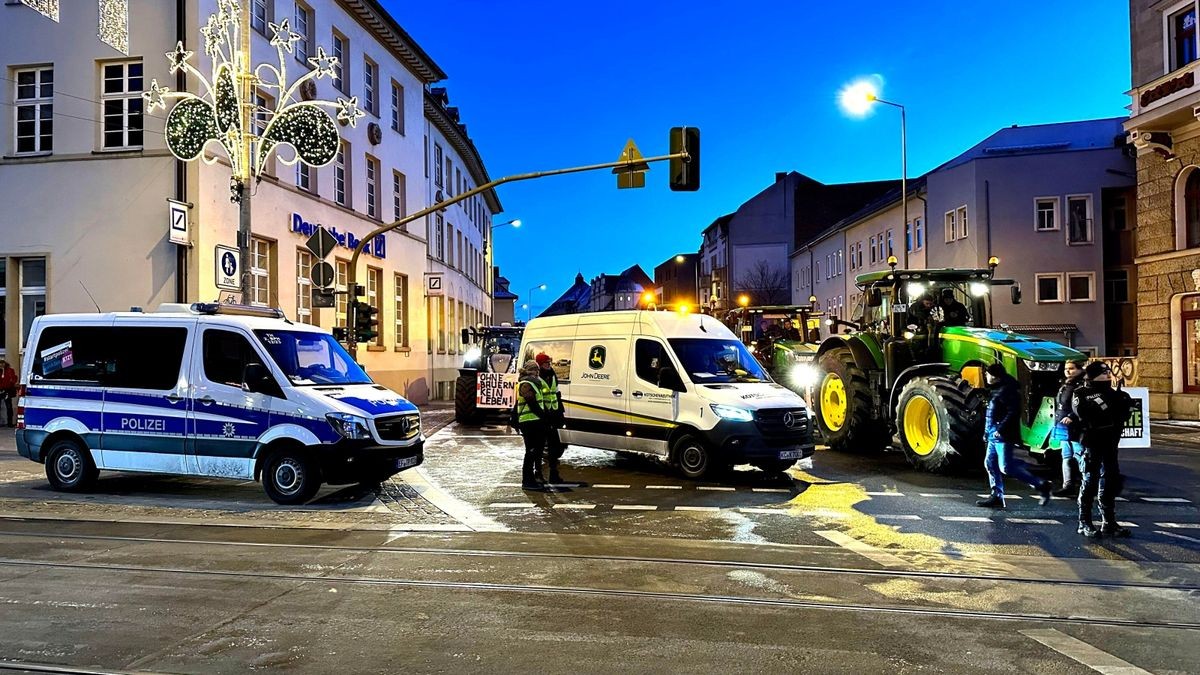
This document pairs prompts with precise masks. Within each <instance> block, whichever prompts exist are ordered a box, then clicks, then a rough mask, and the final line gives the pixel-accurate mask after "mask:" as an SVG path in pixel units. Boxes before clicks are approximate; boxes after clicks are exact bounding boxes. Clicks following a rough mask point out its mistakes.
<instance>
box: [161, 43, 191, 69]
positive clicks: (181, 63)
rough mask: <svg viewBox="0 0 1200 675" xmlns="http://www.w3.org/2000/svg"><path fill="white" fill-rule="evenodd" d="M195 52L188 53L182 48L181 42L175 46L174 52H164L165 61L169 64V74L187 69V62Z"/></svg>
mask: <svg viewBox="0 0 1200 675" xmlns="http://www.w3.org/2000/svg"><path fill="white" fill-rule="evenodd" d="M195 53H196V52H189V51H188V50H186V49H184V48H183V42H177V43H176V44H175V50H174V51H169V52H166V55H167V60H169V61H170V62H171V74H172V75H174V74H175V73H177V72H179V71H181V70H184V69H185V68H186V67H187V62H188V60H189V59H191V58H192V56H193V55H194V54H195Z"/></svg>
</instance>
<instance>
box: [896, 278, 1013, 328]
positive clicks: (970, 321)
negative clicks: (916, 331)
mask: <svg viewBox="0 0 1200 675" xmlns="http://www.w3.org/2000/svg"><path fill="white" fill-rule="evenodd" d="M901 297H902V301H903V302H904V303H905V305H906V307H905V311H907V313H908V317H909V321H908V323H910V324H917V325H923V324H924V323H925V322H927V321H928V320H929V319H931V318H932V319H934V320H936V321H937V322H938V323H940V324H942V325H943V326H969V327H972V328H987V327H990V326H991V303H990V298H991V285H990V284H987V283H982V282H979V281H940V280H934V281H931V282H922V281H910V282H908V283H906V284H904V285H903V286H902V290H901ZM896 311H897V312H899V311H900V308H899V307H897V308H896Z"/></svg>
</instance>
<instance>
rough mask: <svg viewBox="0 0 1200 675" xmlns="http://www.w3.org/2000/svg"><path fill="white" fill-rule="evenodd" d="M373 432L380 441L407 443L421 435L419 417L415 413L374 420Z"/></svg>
mask: <svg viewBox="0 0 1200 675" xmlns="http://www.w3.org/2000/svg"><path fill="white" fill-rule="evenodd" d="M375 431H377V432H379V440H381V441H407V440H411V439H413V438H416V437H417V436H418V435H420V433H421V416H420V415H419V414H417V413H409V414H405V415H393V416H391V417H381V418H379V419H377V420H375Z"/></svg>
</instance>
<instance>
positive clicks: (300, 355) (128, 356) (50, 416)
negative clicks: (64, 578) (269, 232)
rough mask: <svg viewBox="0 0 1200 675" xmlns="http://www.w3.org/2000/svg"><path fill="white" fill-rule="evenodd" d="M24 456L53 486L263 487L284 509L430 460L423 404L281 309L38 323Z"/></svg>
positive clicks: (194, 309) (53, 318) (64, 317)
mask: <svg viewBox="0 0 1200 675" xmlns="http://www.w3.org/2000/svg"><path fill="white" fill-rule="evenodd" d="M17 406H18V411H17V432H16V439H17V449H18V451H19V452H20V453H21V455H23V456H25V457H28V458H29V459H32V460H34V461H36V462H43V463H44V464H45V465H46V478H47V479H49V481H50V485H51V486H53V487H54V488H55V489H58V490H64V491H80V490H84V489H86V488H87V487H88V486H89V485H90V484H91V483H92V482H93V481H94V480H95V479H96V476H97V473H98V471H99V470H100V469H105V470H117V471H141V472H152V473H170V474H180V475H189V476H211V477H219V478H236V479H242V480H258V479H259V478H260V477H261V479H262V482H263V488H264V489H265V490H266V493H267V495H268V496H269V497H270V498H271V499H273V500H274V501H276V502H277V503H280V504H301V503H304V502H306V501H308V500H309V499H311V498H312V497H313V495H315V494H316V492H317V489H318V488H319V487H320V485H321V483H322V482H325V483H331V484H342V483H356V482H361V483H377V482H379V481H381V480H384V479H386V478H388V477H389V476H391V475H392V474H394V473H396V472H397V471H400V470H402V469H407V468H409V467H413V466H416V465H418V464H420V463H421V461H422V459H423V455H422V448H423V446H424V438H423V437H422V436H421V418H420V413H418V412H417V408H416V406H414V405H413V404H412V403H409V402H408V401H406V400H404V398H402V397H401V396H399V395H398V394H395V393H393V392H392V391H390V390H388V389H386V388H385V387H381V386H379V385H377V384H374V383H372V382H371V379H370V378H369V377H367V375H366V373H365V372H363V370H362V369H361V368H359V366H358V365H357V364H356V363H354V361H353V360H352V359H351V358H350V355H349V354H347V353H346V351H345V350H344V349H342V347H341V345H339V344H338V343H337V342H336V341H335V340H334V339H333V336H331V335H330V334H329V333H326V332H324V331H322V330H320V329H319V328H316V327H314V326H308V325H304V324H298V323H292V322H291V321H288V320H286V319H285V318H283V313H282V312H280V311H279V310H274V309H265V308H257V307H245V306H237V305H217V304H194V305H191V306H190V307H189V306H187V305H163V306H162V307H160V308H159V311H157V312H154V313H149V314H145V313H141V312H128V313H112V314H59V315H49V316H42V317H38V318H36V319H34V321H33V326H32V328H31V330H30V335H29V344H28V345H27V347H26V350H25V355H24V358H23V359H22V363H21V385H20V391H19V398H18V401H17Z"/></svg>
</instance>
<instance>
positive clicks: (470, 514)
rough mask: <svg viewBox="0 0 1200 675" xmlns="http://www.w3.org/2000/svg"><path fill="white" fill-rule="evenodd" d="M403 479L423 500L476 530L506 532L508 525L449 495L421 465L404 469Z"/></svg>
mask: <svg viewBox="0 0 1200 675" xmlns="http://www.w3.org/2000/svg"><path fill="white" fill-rule="evenodd" d="M403 480H404V482H405V483H408V484H409V485H410V486H412V488H413V489H414V490H416V491H417V494H419V495H421V497H423V498H424V499H425V501H427V502H429V503H430V504H433V505H434V506H436V507H438V508H439V509H441V510H442V512H443V513H445V514H446V515H448V516H450V517H451V518H453V519H455V520H457V521H458V522H460V523H462V524H463V525H466V526H467V527H469V528H471V529H472V530H476V531H478V532H508V527H507V526H505V525H502V524H501V523H498V522H496V521H495V520H492V519H491V518H489V517H488V516H486V515H484V514H483V513H482V512H480V511H479V510H478V509H476V508H475V507H474V506H471V505H470V504H468V503H466V502H465V501H463V500H461V499H459V498H458V497H455V496H454V495H451V494H450V493H449V492H447V491H446V490H444V489H443V488H442V487H441V486H440V485H438V484H437V482H435V481H434V480H433V478H432V477H431V476H430V475H429V474H427V473H425V470H424V469H422V468H421V467H416V468H415V469H412V470H410V471H405V472H404V474H403Z"/></svg>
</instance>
